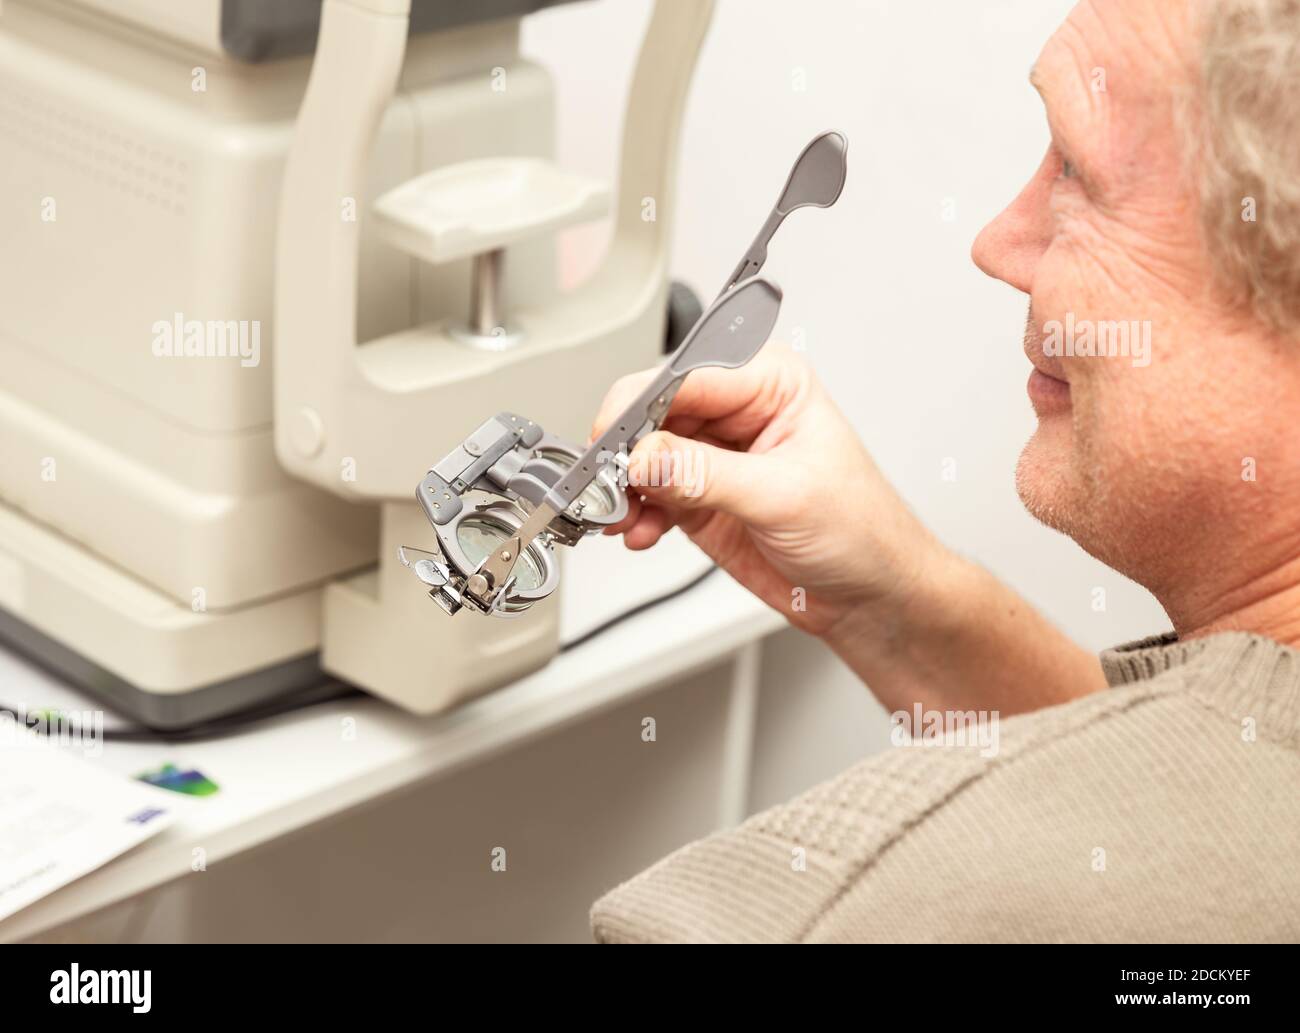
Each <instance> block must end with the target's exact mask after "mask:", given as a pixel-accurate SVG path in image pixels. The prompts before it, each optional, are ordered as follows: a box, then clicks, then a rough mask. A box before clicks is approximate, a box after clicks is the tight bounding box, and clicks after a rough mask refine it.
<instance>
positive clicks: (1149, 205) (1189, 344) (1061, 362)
mask: <svg viewBox="0 0 1300 1033" xmlns="http://www.w3.org/2000/svg"><path fill="white" fill-rule="evenodd" d="M1188 6H1190V5H1184V4H1175V3H1170V2H1169V0H1085V2H1083V3H1080V4H1079V5H1078V6H1077V7H1076V8H1075V9H1074V11H1073V12H1072V13H1071V15H1070V17H1069V18H1068V19H1067V21H1066V22H1065V24H1064V25H1062V26H1061V28H1060V29H1059V30H1058V31H1057V32H1056V34H1055V35H1054V36H1053V37H1052V38H1051V40H1049V41H1048V43H1047V45H1046V46H1045V47H1044V49H1043V52H1042V54H1041V56H1040V57H1039V59H1038V62H1037V63H1036V65H1035V67H1034V72H1033V76H1032V79H1033V82H1034V85H1035V86H1036V87H1037V88H1038V90H1039V92H1040V93H1041V94H1042V97H1043V102H1044V104H1045V106H1046V109H1047V120H1048V123H1049V126H1050V130H1051V140H1052V142H1051V146H1050V148H1049V150H1048V153H1047V155H1046V157H1045V158H1044V159H1043V162H1042V165H1041V166H1040V167H1039V168H1038V170H1037V172H1035V174H1034V176H1033V178H1032V179H1031V180H1030V182H1029V184H1028V185H1027V186H1026V187H1025V189H1024V190H1023V192H1022V193H1021V194H1020V196H1019V197H1017V198H1016V200H1015V201H1013V202H1012V204H1011V206H1010V207H1009V208H1007V210H1006V211H1004V212H1003V213H1002V214H1001V215H999V216H998V217H997V219H995V220H994V221H993V222H992V223H990V224H989V225H988V226H987V227H986V228H985V229H984V231H983V232H982V233H981V234H980V236H979V238H978V240H977V241H976V243H975V248H974V258H975V261H976V263H977V264H978V265H979V266H980V268H982V269H983V270H984V271H985V272H987V273H989V274H990V275H992V276H995V277H997V278H999V279H1001V280H1005V281H1006V282H1007V283H1009V284H1011V285H1012V286H1014V287H1016V288H1018V289H1019V290H1022V291H1024V292H1025V293H1026V294H1028V295H1029V297H1030V316H1029V324H1028V327H1027V329H1026V334H1025V351H1026V354H1027V355H1028V356H1029V360H1030V362H1031V363H1032V364H1033V366H1034V372H1033V374H1032V376H1031V379H1030V383H1029V396H1030V399H1031V401H1032V403H1033V406H1034V409H1035V411H1036V413H1037V415H1038V420H1039V424H1038V429H1037V430H1036V432H1035V433H1034V436H1033V438H1032V439H1031V440H1030V441H1029V443H1028V445H1027V446H1026V448H1025V450H1024V454H1023V455H1022V456H1021V461H1020V465H1019V469H1018V471H1017V485H1018V488H1019V491H1020V495H1021V498H1022V499H1023V500H1024V502H1025V505H1026V506H1027V507H1028V509H1029V510H1030V512H1031V513H1033V514H1034V515H1035V516H1036V517H1038V518H1039V519H1040V520H1042V521H1044V522H1045V523H1047V524H1049V525H1051V526H1053V527H1055V528H1057V529H1059V530H1062V531H1064V532H1065V533H1067V534H1069V535H1070V536H1071V537H1073V538H1074V539H1076V540H1077V541H1078V542H1079V543H1080V544H1081V545H1082V546H1083V547H1084V548H1085V549H1087V550H1088V551H1090V552H1092V553H1093V554H1094V555H1096V556H1098V557H1099V558H1100V559H1102V560H1103V561H1105V562H1107V563H1109V564H1110V565H1111V566H1113V567H1116V568H1117V569H1119V570H1121V571H1123V572H1125V573H1127V574H1129V575H1130V576H1132V577H1134V578H1135V579H1136V580H1138V581H1139V582H1141V583H1143V584H1146V585H1147V586H1148V587H1149V588H1151V589H1152V590H1153V591H1155V592H1156V594H1157V595H1161V591H1162V590H1170V589H1177V587H1178V585H1179V582H1180V580H1185V579H1186V578H1187V577H1189V576H1192V571H1191V570H1190V569H1189V567H1190V565H1191V564H1193V563H1196V562H1200V557H1199V556H1198V555H1197V554H1198V552H1199V547H1200V546H1201V545H1202V544H1207V545H1208V542H1212V541H1213V537H1212V536H1213V535H1219V536H1221V535H1223V534H1224V533H1225V532H1227V531H1228V530H1229V528H1231V527H1233V526H1234V525H1236V524H1237V523H1239V522H1241V521H1245V522H1246V524H1245V525H1246V526H1249V520H1248V517H1249V507H1250V506H1251V505H1253V503H1252V502H1251V500H1250V498H1249V497H1248V496H1247V495H1246V494H1244V493H1242V492H1241V487H1242V485H1243V483H1249V482H1244V481H1243V477H1242V474H1243V469H1244V463H1245V461H1246V460H1247V459H1249V458H1252V457H1253V458H1256V459H1257V460H1258V461H1259V462H1264V461H1265V460H1264V458H1263V456H1265V455H1269V456H1270V457H1271V455H1272V454H1274V453H1275V452H1280V451H1281V450H1280V449H1279V447H1278V443H1277V442H1276V441H1273V440H1271V439H1270V438H1269V437H1268V436H1267V435H1266V434H1261V425H1265V426H1266V425H1267V424H1268V419H1267V418H1265V419H1264V420H1261V419H1260V415H1261V413H1267V411H1268V407H1269V406H1270V405H1282V404H1289V403H1287V402H1286V400H1287V398H1288V395H1287V394H1286V392H1285V391H1284V390H1283V387H1282V385H1281V384H1280V383H1279V382H1278V378H1274V379H1273V380H1270V379H1269V375H1268V373H1267V368H1268V367H1267V365H1266V363H1267V361H1273V362H1274V364H1275V363H1276V358H1277V356H1276V355H1273V356H1271V359H1270V356H1269V355H1268V348H1266V347H1264V346H1263V345H1262V344H1261V342H1260V340H1259V339H1258V336H1259V335H1258V334H1255V335H1253V336H1252V334H1251V332H1250V331H1249V330H1246V329H1244V328H1243V326H1242V324H1241V321H1240V320H1234V319H1233V318H1232V317H1231V316H1230V315H1229V314H1228V313H1227V312H1226V311H1225V310H1224V309H1223V308H1222V307H1221V306H1220V305H1218V304H1217V303H1216V302H1215V301H1214V300H1213V299H1212V298H1211V297H1210V290H1209V287H1208V284H1209V281H1210V272H1209V263H1208V261H1207V259H1206V256H1205V250H1204V245H1203V244H1202V242H1201V238H1200V234H1199V230H1198V226H1199V222H1198V219H1199V208H1198V204H1197V201H1196V190H1195V179H1194V173H1192V172H1191V171H1189V169H1188V168H1187V167H1186V165H1187V163H1186V162H1185V158H1184V154H1185V144H1184V139H1185V135H1184V133H1183V132H1182V131H1181V129H1180V126H1181V123H1180V122H1179V119H1180V117H1182V113H1183V112H1182V106H1181V104H1180V102H1181V101H1182V100H1185V99H1188V98H1189V97H1190V96H1191V94H1192V90H1193V84H1194V77H1195V64H1196V56H1197V40H1196V29H1195V26H1194V24H1193V22H1192V20H1191V18H1190V17H1189V14H1188V11H1187V9H1186V8H1187V7H1188ZM1192 111H1194V109H1192V108H1191V107H1190V106H1189V107H1188V113H1189V114H1191V112H1192ZM1191 117H1194V115H1191ZM1090 340H1091V344H1090ZM1148 346H1149V347H1148ZM1089 350H1093V351H1101V350H1105V351H1107V352H1109V353H1110V354H1108V355H1106V356H1102V355H1089V354H1087V352H1089ZM1273 422H1274V423H1276V422H1277V421H1276V420H1274V421H1273ZM1288 422H1289V421H1288ZM1292 445H1294V441H1293V442H1292ZM1279 458H1280V457H1279ZM1273 472H1274V473H1275V474H1276V472H1277V471H1276V470H1274V471H1273ZM1275 483H1276V482H1275ZM1243 507H1245V508H1243ZM1202 534H1203V535H1205V536H1206V537H1207V538H1208V541H1207V542H1200V541H1198V540H1197V539H1198V535H1202ZM1298 537H1300V536H1298ZM1297 544H1300V542H1298V543H1297ZM1162 601H1163V599H1162ZM1167 605H1168V603H1167Z"/></svg>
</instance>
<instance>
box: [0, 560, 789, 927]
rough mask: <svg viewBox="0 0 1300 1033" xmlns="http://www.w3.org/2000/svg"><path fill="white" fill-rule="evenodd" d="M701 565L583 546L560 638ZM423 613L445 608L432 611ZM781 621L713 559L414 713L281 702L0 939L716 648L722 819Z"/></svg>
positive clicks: (532, 727) (550, 726) (564, 720)
mask: <svg viewBox="0 0 1300 1033" xmlns="http://www.w3.org/2000/svg"><path fill="white" fill-rule="evenodd" d="M706 566H707V562H706V561H705V560H704V557H703V556H702V555H701V554H700V553H699V552H698V551H697V550H696V549H695V548H694V547H693V546H692V545H690V543H689V542H687V541H686V540H685V539H684V538H682V537H680V536H677V535H674V536H673V538H672V539H668V540H665V542H663V543H662V544H661V545H660V546H659V547H657V548H656V549H655V550H654V552H653V553H651V554H639V555H638V554H633V553H628V552H627V550H626V549H624V547H623V546H622V543H621V541H617V540H614V539H602V540H593V541H591V542H588V543H585V544H584V545H583V548H582V549H579V550H575V552H574V553H573V555H572V557H571V558H570V559H569V562H568V564H567V566H566V569H565V584H564V586H563V589H562V591H564V593H565V595H564V612H563V618H562V628H563V632H562V638H563V639H566V640H567V639H572V638H576V636H577V635H578V634H580V633H582V632H583V631H584V630H586V628H588V627H591V626H593V625H595V624H598V623H600V621H602V620H603V619H605V618H606V617H608V616H612V615H614V614H616V613H619V612H622V611H623V610H626V609H627V608H628V607H630V606H632V605H634V604H636V603H637V602H640V601H642V600H644V599H648V598H650V597H652V596H655V595H658V594H661V593H662V592H664V591H666V590H669V589H672V588H673V587H676V586H678V585H680V584H682V583H684V582H686V581H689V580H690V579H691V578H692V577H693V576H695V575H696V574H698V573H699V572H700V571H702V570H703V569H704V568H705V567H706ZM430 619H431V620H436V619H443V618H441V615H440V614H436V613H433V612H432V609H431V613H430ZM458 619H461V620H467V619H473V617H472V616H471V615H465V616H462V617H460V618H458ZM783 625H784V622H783V620H782V619H781V617H780V616H779V615H778V614H776V613H774V612H772V611H770V610H769V609H767V608H766V607H765V606H764V605H763V604H761V603H760V602H758V601H757V600H756V599H754V598H753V597H752V596H750V595H749V594H748V593H747V592H746V591H745V590H744V589H742V588H740V586H738V585H737V584H736V583H735V582H734V581H732V580H731V579H730V578H729V577H727V576H726V575H725V574H723V573H721V572H719V573H716V574H714V575H713V576H712V577H710V578H708V579H707V580H705V581H704V582H703V583H702V584H700V585H698V586H696V587H695V588H694V589H692V590H691V591H690V592H688V593H686V594H685V595H683V596H680V597H678V598H676V599H673V600H671V601H669V602H666V603H664V604H661V605H660V606H658V607H655V608H653V609H651V610H649V611H647V612H645V613H642V614H639V615H637V616H636V617H633V618H631V619H630V620H628V621H625V622H624V623H622V624H619V625H618V626H616V627H614V628H611V629H609V630H608V631H606V632H604V633H602V634H601V635H598V636H597V637H595V638H594V639H592V640H591V641H589V642H587V643H585V644H584V645H582V646H580V647H578V648H576V649H573V650H570V651H568V652H566V653H561V654H560V655H559V656H558V657H557V658H556V659H555V660H554V661H553V662H552V663H551V664H549V665H548V666H547V667H545V668H543V669H542V670H540V671H537V672H535V673H534V674H532V675H530V676H528V677H526V678H524V679H523V680H521V681H519V682H517V683H515V684H513V685H510V686H508V687H506V688H503V689H500V690H498V691H496V692H493V693H489V694H488V695H486V696H483V697H480V698H478V699H476V700H473V701H471V702H469V703H467V704H465V705H463V706H461V707H459V708H457V709H455V710H453V711H451V712H449V713H447V714H443V715H439V716H436V717H432V718H415V717H412V716H411V715H409V714H405V713H403V712H401V711H399V710H397V709H395V708H393V707H391V706H389V705H388V704H385V703H382V702H380V701H378V700H373V699H369V698H365V699H359V700H355V699H354V700H346V701H339V702H336V703H330V704H325V705H322V706H319V707H315V708H312V709H310V710H308V711H305V712H303V713H301V714H296V715H286V716H285V717H282V718H278V719H275V720H273V721H270V722H267V723H265V724H261V725H257V726H255V727H254V728H252V729H251V730H250V731H248V732H247V733H245V734H242V735H239V736H235V737H231V738H227V739H218V740H213V741H210V742H199V743H190V744H186V745H185V747H184V750H183V753H184V756H185V760H186V762H187V763H189V764H192V765H193V766H194V767H197V768H198V769H199V770H201V771H203V772H204V773H206V774H209V775H211V776H212V777H213V778H214V779H215V780H216V781H217V782H218V783H219V785H220V792H219V793H217V794H216V795H214V796H211V797H205V798H200V799H197V800H195V802H194V806H193V807H192V808H190V810H189V813H187V814H186V815H185V816H184V817H183V818H182V820H180V821H179V822H178V823H177V824H176V825H175V826H173V827H172V828H169V829H167V830H165V831H164V832H162V833H161V834H159V835H158V836H156V837H155V838H153V839H152V840H150V841H148V842H147V843H145V844H143V845H142V846H140V847H138V848H136V849H135V850H134V851H132V852H130V853H128V854H126V855H124V856H122V857H119V858H117V859H116V860H114V861H112V862H110V863H109V864H108V865H106V866H105V867H103V868H101V869H100V870H98V871H96V872H93V873H91V874H90V875H88V876H86V877H85V878H82V879H80V880H78V881H77V882H74V883H72V884H70V885H68V886H66V887H64V888H63V889H61V890H59V891H57V892H55V893H54V894H52V895H51V896H49V897H46V898H44V899H42V900H40V901H38V902H37V903H35V904H33V905H32V906H31V907H29V908H27V909H25V910H23V911H20V912H19V913H17V914H16V915H13V916H11V917H10V918H9V919H7V920H5V921H4V922H0V940H6V941H14V940H22V939H26V938H28V937H32V936H35V935H38V934H40V933H42V932H44V931H46V930H49V929H52V928H54V927H57V926H59V925H62V924H64V923H66V922H69V921H72V920H74V919H77V918H80V917H82V916H84V915H88V914H90V913H92V912H94V911H97V910H99V909H101V908H104V907H107V906H109V905H112V904H115V903H118V902H120V901H124V900H127V899H129V898H131V897H134V896H137V895H139V894H142V893H146V892H148V891H150V890H152V889H155V888H157V887H160V886H163V885H165V884H167V883H169V882H171V881H172V880H175V879H177V878H179V877H180V876H182V875H184V874H187V873H189V872H190V871H191V862H192V857H193V851H194V850H195V849H196V848H201V849H202V850H203V851H204V854H205V858H206V863H207V864H209V865H210V864H212V863H213V862H215V861H219V860H222V859H225V858H229V857H233V856H235V855H237V854H239V853H240V852H242V851H246V850H249V849H250V848H252V847H255V846H258V845H261V844H265V843H267V842H269V841H271V840H274V839H276V838H277V837H280V836H284V835H286V834H288V833H290V832H293V831H295V830H298V829H302V828H304V827H306V826H308V825H311V824H312V823H315V822H318V821H320V820H322V819H324V818H326V817H329V816H332V815H335V814H339V813H341V812H343V811H345V810H348V809H350V808H354V807H357V806H358V805H361V804H365V803H366V802H368V801H373V800H376V799H378V798H380V797H381V796H383V795H385V794H388V793H391V792H393V791H395V790H398V789H400V788H402V787H404V786H408V785H411V784H413V783H415V782H417V781H420V780H422V779H428V778H430V777H431V776H438V775H443V774H446V773H449V772H452V771H454V770H456V769H458V768H462V767H464V766H465V765H468V764H470V763H473V762H477V761H481V760H483V759H484V758H487V757H489V756H491V755H493V754H495V753H499V752H501V751H504V750H507V749H509V748H511V747H513V746H516V745H518V744H521V743H523V742H524V741H526V740H529V739H532V738H534V737H537V736H540V735H543V734H545V733H547V732H548V731H551V730H554V729H558V728H560V727H562V726H564V725H567V724H570V723H572V722H575V721H578V720H580V719H582V718H583V717H586V716H588V715H591V714H594V713H596V712H598V711H600V710H602V709H604V708H607V707H611V706H613V705H615V704H617V703H619V702H621V701H623V700H628V699H631V698H633V697H635V696H636V695H638V694H639V693H642V692H646V691H649V690H651V689H653V688H654V687H656V686H658V685H662V684H663V683H665V682H669V681H672V680H675V679H677V678H679V677H682V676H683V675H686V674H688V673H690V672H692V671H696V670H699V669H701V668H703V667H706V666H709V665H711V664H717V663H719V662H721V661H725V660H727V659H728V658H732V659H734V661H735V663H734V666H733V668H732V682H731V692H732V701H731V709H730V712H731V714H732V715H733V716H732V718H729V721H730V723H731V724H732V725H734V728H731V727H729V728H728V732H727V737H726V750H727V754H728V756H727V772H728V774H727V776H726V777H727V781H728V782H729V783H730V784H731V786H732V799H733V803H732V805H731V807H730V809H731V810H732V812H733V813H730V814H724V815H722V819H723V820H724V821H730V820H738V819H739V818H740V817H741V816H742V814H741V810H742V808H743V805H744V802H743V798H744V787H745V785H746V781H747V777H748V762H749V755H748V751H749V742H750V739H749V736H750V730H751V729H750V727H749V726H750V725H751V724H752V720H753V708H754V703H755V696H756V693H757V677H758V663H757V643H758V642H759V640H760V639H761V638H762V637H764V636H765V635H767V634H769V633H770V632H772V631H775V630H777V629H778V628H780V627H782V626H783ZM0 676H3V680H4V682H5V683H6V685H7V688H6V692H5V696H6V698H10V697H12V698H19V699H21V698H28V699H30V698H34V697H33V694H32V693H31V692H26V693H24V691H23V685H22V681H21V679H23V678H27V679H31V680H32V681H36V680H39V679H41V678H44V677H46V676H45V675H43V674H42V673H41V672H38V671H35V670H33V669H31V668H30V667H28V666H27V665H26V664H24V663H23V662H21V661H18V660H16V659H14V658H12V657H10V656H8V655H7V654H3V653H0ZM29 688H30V685H29ZM349 719H350V722H349ZM345 725H346V726H347V727H349V728H350V729H351V730H352V731H353V732H354V735H352V737H351V738H348V739H345V737H344V728H345ZM177 752H179V751H178V750H177V749H176V748H175V747H169V746H166V745H164V744H152V743H140V744H136V743H130V744H127V743H114V742H110V743H106V744H105V745H104V750H103V753H102V755H101V756H100V757H99V758H98V759H97V762H98V763H102V764H104V765H106V766H108V767H110V768H112V769H114V770H117V771H120V772H122V773H124V774H128V775H135V774H138V773H140V772H142V771H145V770H149V769H152V768H156V767H158V766H159V765H160V764H162V763H164V762H165V761H167V760H169V759H172V758H173V757H174V756H175V755H176V754H177ZM725 796H726V787H725V786H724V797H725ZM723 809H724V810H727V809H728V807H727V805H726V804H725V803H724V807H723Z"/></svg>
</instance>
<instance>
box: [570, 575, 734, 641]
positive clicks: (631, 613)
mask: <svg viewBox="0 0 1300 1033" xmlns="http://www.w3.org/2000/svg"><path fill="white" fill-rule="evenodd" d="M717 569H718V568H717V566H716V565H711V566H710V567H709V569H708V570H706V571H705V572H704V573H703V574H700V575H698V576H696V577H693V578H691V580H689V581H687V582H686V584H684V585H682V586H681V587H679V588H674V589H673V590H672V591H669V592H665V593H664V594H663V595H657V596H655V597H654V598H653V599H647V600H646V601H645V602H643V603H638V604H637V605H636V606H633V607H632V608H631V609H630V610H624V611H623V612H622V613H620V614H616V615H615V616H613V617H611V618H610V619H609V620H607V621H605V622H604V623H603V624H597V625H596V626H595V627H594V628H592V629H591V630H590V631H584V632H583V633H582V634H581V635H579V636H578V637H577V638H575V639H573V640H571V641H569V642H565V643H564V644H563V645H562V646H560V652H561V653H567V652H568V651H569V650H570V649H576V648H577V647H578V646H580V645H582V644H583V643H584V642H590V641H591V640H592V639H593V638H595V637H596V636H597V635H600V634H603V633H604V632H606V631H608V630H609V629H610V628H612V627H614V625H616V624H622V623H623V622H624V621H625V620H627V619H628V618H629V617H635V616H636V615H637V614H638V613H644V612H645V611H646V610H648V609H650V608H651V607H652V606H658V605H660V604H661V603H666V602H668V600H670V599H676V598H677V597H678V596H679V595H682V594H683V593H685V592H689V591H690V590H691V589H692V588H694V587H695V586H696V585H698V584H701V583H702V582H703V581H704V580H705V578H707V577H708V576H709V575H710V574H712V573H714V572H715V571H716V570H717Z"/></svg>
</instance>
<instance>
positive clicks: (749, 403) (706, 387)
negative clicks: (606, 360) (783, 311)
mask: <svg viewBox="0 0 1300 1033" xmlns="http://www.w3.org/2000/svg"><path fill="white" fill-rule="evenodd" d="M656 372H657V371H656V370H643V371H642V372H640V373H633V374H631V375H630V376H626V377H622V378H620V379H619V380H617V381H616V382H615V383H614V386H613V387H611V388H610V390H609V393H608V394H607V395H606V396H605V400H604V402H603V403H602V404H601V407H600V412H599V413H598V414H597V416H596V420H595V422H594V423H593V425H592V428H591V440H594V439H595V438H597V437H599V436H600V435H601V434H603V433H604V432H605V430H606V428H608V427H609V425H610V424H611V423H613V422H614V420H615V419H616V418H617V417H618V416H619V415H620V414H621V413H622V412H623V410H624V409H626V408H627V407H628V405H630V404H631V403H632V401H633V399H635V398H636V397H637V395H638V394H640V393H641V392H642V391H644V390H645V388H646V386H647V385H648V384H649V383H650V381H651V380H653V379H654V376H655V373H656ZM808 379H809V373H808V369H807V367H806V366H805V365H804V364H803V362H802V361H801V360H800V359H798V358H797V357H796V356H795V355H794V354H793V353H792V352H791V351H790V350H789V348H787V347H785V346H783V345H780V344H777V343H773V344H769V345H768V346H767V347H765V348H764V349H763V350H762V351H760V352H759V353H758V355H757V356H755V357H754V359H753V360H752V361H751V362H749V363H748V364H747V365H744V366H741V367H740V368H739V369H718V368H712V367H711V368H707V369H698V370H696V371H695V372H693V373H692V374H691V375H690V376H688V377H687V378H686V379H685V381H683V382H682V385H681V388H680V389H679V390H678V392H677V396H676V397H675V398H674V399H673V404H672V409H671V410H670V419H671V420H672V421H673V423H674V426H675V427H677V428H679V429H680V428H687V429H691V428H704V429H707V430H708V431H709V433H710V434H711V435H712V436H714V437H716V438H720V439H722V440H724V441H730V442H734V443H738V444H748V442H749V441H752V440H753V438H754V437H755V436H756V435H757V434H758V433H759V432H760V431H761V430H762V429H763V428H764V427H765V426H767V424H768V422H769V421H770V420H771V419H772V417H773V416H775V415H776V413H777V412H778V411H780V409H781V408H782V407H783V406H784V405H785V403H786V401H787V400H788V399H789V398H790V397H791V396H792V395H793V394H794V393H796V392H797V391H798V390H799V389H800V388H801V387H802V386H803V385H804V384H806V383H807V382H808Z"/></svg>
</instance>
